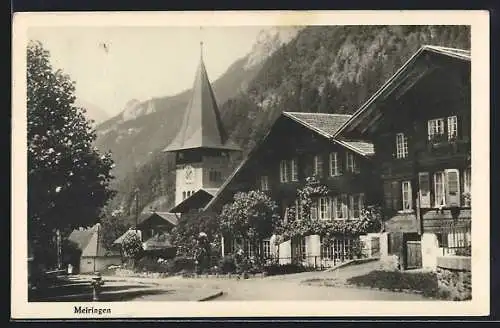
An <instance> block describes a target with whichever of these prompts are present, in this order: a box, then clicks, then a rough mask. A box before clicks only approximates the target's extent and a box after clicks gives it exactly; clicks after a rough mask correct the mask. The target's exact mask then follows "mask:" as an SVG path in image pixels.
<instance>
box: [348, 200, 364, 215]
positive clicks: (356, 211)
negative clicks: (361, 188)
mask: <svg viewBox="0 0 500 328" xmlns="http://www.w3.org/2000/svg"><path fill="white" fill-rule="evenodd" d="M350 200H351V206H350V208H351V217H352V218H353V219H359V217H360V216H361V209H362V208H363V206H364V195H363V194H354V195H352V196H351V197H350Z"/></svg>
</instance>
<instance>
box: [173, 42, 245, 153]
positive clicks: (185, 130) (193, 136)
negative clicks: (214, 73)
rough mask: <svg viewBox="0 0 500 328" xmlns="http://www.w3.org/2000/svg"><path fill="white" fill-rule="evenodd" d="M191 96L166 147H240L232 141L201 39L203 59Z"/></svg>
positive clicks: (182, 148) (180, 148) (175, 148)
mask: <svg viewBox="0 0 500 328" xmlns="http://www.w3.org/2000/svg"><path fill="white" fill-rule="evenodd" d="M191 93H192V94H191V99H190V101H189V103H188V105H187V108H186V109H185V113H184V118H183V121H182V123H181V126H180V129H179V130H178V132H177V135H176V136H175V138H174V139H173V141H172V142H171V143H170V145H168V146H167V148H165V149H164V151H167V152H171V151H179V150H184V149H195V148H198V149H199V148H210V149H224V150H239V147H238V146H236V145H234V144H232V143H230V142H229V141H228V135H227V132H226V130H225V129H224V126H223V124H222V119H221V115H220V112H219V108H218V107H217V102H216V100H215V95H214V92H213V90H212V86H211V85H210V81H209V79H208V74H207V71H206V69H205V64H204V63H203V41H200V63H199V65H198V70H197V71H196V76H195V79H194V84H193V89H192V90H191Z"/></svg>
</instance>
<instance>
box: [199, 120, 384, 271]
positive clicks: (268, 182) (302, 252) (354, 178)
mask: <svg viewBox="0 0 500 328" xmlns="http://www.w3.org/2000/svg"><path fill="white" fill-rule="evenodd" d="M349 119H350V116H349V115H338V114H323V113H292V112H284V113H282V115H281V116H280V117H279V118H278V119H277V120H276V121H275V123H274V124H273V126H272V127H271V129H270V131H269V132H268V134H267V135H266V136H265V138H264V139H263V141H261V143H260V144H259V145H257V146H256V147H255V148H254V149H253V150H252V151H251V152H250V153H249V155H248V156H247V158H246V159H244V160H243V161H242V162H241V164H240V165H239V167H238V168H237V169H236V170H235V171H234V172H233V173H232V175H231V176H230V177H229V178H228V179H227V180H226V181H225V182H224V184H223V185H222V186H221V188H220V189H219V190H218V192H217V193H216V194H215V196H214V197H213V198H212V200H211V201H210V202H209V203H208V204H207V205H206V206H205V208H204V212H205V213H214V215H216V213H220V211H221V209H222V207H223V205H224V204H226V203H228V202H230V201H231V200H232V197H233V195H234V194H235V193H236V192H239V191H250V190H261V191H264V192H266V193H267V194H268V195H269V196H270V197H271V198H272V199H273V200H274V201H275V202H277V204H278V206H279V208H280V212H281V213H280V214H281V216H282V217H283V218H286V217H288V216H289V213H288V212H289V210H290V209H291V208H293V207H296V206H297V189H298V188H300V187H302V186H304V185H305V182H306V179H307V178H309V177H315V178H316V179H317V180H318V181H319V182H320V183H321V184H323V185H325V186H327V187H328V189H329V192H328V195H324V196H322V197H319V198H316V199H314V200H313V209H312V211H311V218H310V219H311V220H327V221H329V220H356V219H358V218H359V217H360V213H361V209H362V208H363V207H364V205H365V204H371V203H377V202H378V201H379V199H378V198H379V195H380V191H379V190H378V189H377V188H378V186H379V184H378V183H377V182H376V181H375V180H374V176H375V175H374V172H373V167H372V163H371V157H372V156H373V145H372V144H370V143H367V142H362V141H345V140H342V141H340V140H336V139H334V138H333V136H334V134H335V133H336V132H337V130H338V129H339V128H340V127H341V126H342V125H343V124H345V123H346V122H347V121H348V120H349ZM295 213H296V217H295V218H294V219H297V220H301V219H306V218H301V217H300V214H299V211H295ZM307 219H309V218H307ZM274 238H275V236H269V239H267V240H265V241H264V243H263V245H261V247H262V253H263V254H264V256H270V255H271V254H272V253H273V255H274V256H278V257H279V258H280V262H282V263H287V262H290V261H299V262H306V263H308V264H316V265H319V263H320V261H321V263H322V264H323V265H327V264H328V263H327V262H329V261H332V260H334V257H335V256H337V257H340V256H343V254H344V253H345V252H344V250H348V249H349V248H350V243H351V240H350V239H349V238H345V239H339V240H338V242H337V241H336V242H335V243H334V245H332V246H329V247H322V243H321V237H320V236H318V235H312V236H306V237H304V238H292V239H291V240H285V241H283V243H281V244H280V245H279V247H278V248H275V247H274ZM245 249H246V252H247V254H250V255H252V254H253V253H254V250H253V249H252V247H251V245H249V244H248V243H247V245H246V246H245ZM278 250H279V254H277V252H278ZM233 251H234V243H233V241H232V240H231V238H226V239H225V241H224V250H223V252H225V253H230V252H233ZM336 260H338V259H336ZM312 261H315V263H311V262H312Z"/></svg>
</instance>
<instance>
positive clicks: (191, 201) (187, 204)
mask: <svg viewBox="0 0 500 328" xmlns="http://www.w3.org/2000/svg"><path fill="white" fill-rule="evenodd" d="M218 190H219V188H202V189H198V190H197V191H196V192H194V193H193V194H192V195H190V196H189V197H188V198H186V199H184V200H183V201H182V202H180V203H179V204H177V205H176V206H174V207H173V208H172V209H170V212H172V213H186V212H188V211H189V210H190V209H200V208H203V207H205V205H206V204H207V203H208V202H209V201H210V200H211V199H212V198H213V197H214V196H215V194H216V193H217V191H218Z"/></svg>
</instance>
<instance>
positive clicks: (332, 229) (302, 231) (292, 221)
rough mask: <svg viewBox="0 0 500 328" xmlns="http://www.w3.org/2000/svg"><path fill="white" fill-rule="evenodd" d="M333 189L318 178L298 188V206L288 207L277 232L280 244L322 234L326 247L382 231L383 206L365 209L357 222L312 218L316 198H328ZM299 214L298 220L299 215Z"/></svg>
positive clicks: (277, 240) (307, 181)
mask: <svg viewBox="0 0 500 328" xmlns="http://www.w3.org/2000/svg"><path fill="white" fill-rule="evenodd" d="M329 194H330V190H329V189H328V187H327V186H325V185H322V184H321V183H320V182H319V181H318V180H317V179H316V178H314V177H310V178H307V179H306V184H305V186H304V187H303V188H299V189H297V202H296V204H298V207H299V208H298V209H297V208H296V205H293V206H291V207H289V208H288V211H287V216H286V218H285V220H284V221H283V222H282V224H281V225H280V226H279V228H278V229H277V231H276V232H277V234H278V235H279V236H280V237H279V238H276V242H277V243H280V242H282V241H285V240H288V239H291V238H294V237H302V236H308V235H320V236H321V237H322V240H323V243H325V245H330V244H332V243H333V240H334V239H336V238H339V237H355V236H359V235H362V234H365V233H367V232H371V231H376V230H377V229H380V224H381V218H382V215H381V209H380V206H376V205H370V206H367V207H365V208H363V209H362V210H361V213H360V218H359V219H355V220H318V219H315V220H314V219H311V208H312V206H313V203H314V199H315V198H317V197H323V196H328V195H329ZM297 211H298V212H299V215H298V217H297V215H296V213H297Z"/></svg>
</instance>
